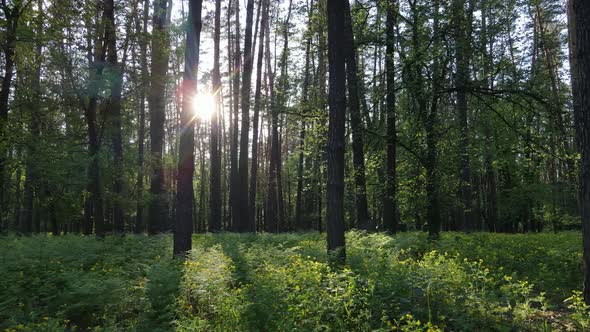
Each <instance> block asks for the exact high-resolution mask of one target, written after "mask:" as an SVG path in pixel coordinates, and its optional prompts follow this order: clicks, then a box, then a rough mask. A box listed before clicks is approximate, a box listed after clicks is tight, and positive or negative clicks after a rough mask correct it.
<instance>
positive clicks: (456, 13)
mask: <svg viewBox="0 0 590 332" xmlns="http://www.w3.org/2000/svg"><path fill="white" fill-rule="evenodd" d="M470 1H471V0H470ZM469 7H470V8H471V4H470V5H469ZM469 10H471V9H467V11H469ZM465 11H466V9H465V0H454V1H453V17H454V21H455V22H454V26H455V35H456V41H455V58H456V66H457V73H456V80H455V88H456V90H457V104H456V109H457V116H458V119H459V128H460V133H461V135H460V146H459V154H460V164H461V176H460V180H461V181H460V183H461V198H462V207H461V209H460V213H459V217H460V227H462V229H464V230H466V231H472V230H473V229H474V223H473V211H472V210H473V199H472V196H473V192H472V191H473V189H472V187H471V165H470V161H469V158H470V156H469V151H470V148H469V124H468V122H467V118H468V116H467V113H468V110H467V88H468V86H469V37H468V36H469V35H470V33H471V21H470V20H469V19H468V16H470V14H469V13H465Z"/></svg>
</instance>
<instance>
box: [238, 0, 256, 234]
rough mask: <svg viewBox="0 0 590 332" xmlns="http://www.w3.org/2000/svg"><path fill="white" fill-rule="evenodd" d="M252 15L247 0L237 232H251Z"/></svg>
mask: <svg viewBox="0 0 590 332" xmlns="http://www.w3.org/2000/svg"><path fill="white" fill-rule="evenodd" d="M253 16H254V0H248V2H247V5H246V32H245V35H244V64H243V72H242V74H243V76H242V91H241V93H242V96H241V97H242V99H241V101H242V119H241V120H242V128H241V131H240V158H239V161H238V163H239V165H238V173H239V175H240V179H239V180H240V182H239V184H238V186H239V196H238V206H239V216H240V217H239V223H238V225H237V228H236V230H237V231H239V232H253V231H254V230H253V224H250V220H249V219H250V218H249V209H248V202H249V200H248V139H249V132H250V90H251V85H252V21H253Z"/></svg>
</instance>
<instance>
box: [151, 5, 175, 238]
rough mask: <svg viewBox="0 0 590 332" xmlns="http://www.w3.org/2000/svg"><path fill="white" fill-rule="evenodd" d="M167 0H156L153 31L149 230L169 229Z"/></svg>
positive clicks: (161, 230) (153, 232)
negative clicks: (166, 180) (166, 149)
mask: <svg viewBox="0 0 590 332" xmlns="http://www.w3.org/2000/svg"><path fill="white" fill-rule="evenodd" d="M167 7H168V0H154V18H153V31H152V63H151V75H152V76H151V82H150V93H149V101H150V102H149V106H150V142H151V144H150V154H151V156H150V162H151V164H152V167H151V170H152V173H151V179H150V194H151V199H150V202H149V223H148V233H149V234H157V233H160V232H164V231H166V230H168V202H167V194H166V187H165V184H164V183H165V179H164V165H163V158H162V157H163V156H162V155H163V153H164V123H165V121H166V73H167V71H168V58H169V50H168V49H169V46H170V45H169V44H170V43H169V41H168V33H167V31H166V29H167V25H168V22H167V19H166V10H167Z"/></svg>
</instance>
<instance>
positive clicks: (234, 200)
mask: <svg viewBox="0 0 590 332" xmlns="http://www.w3.org/2000/svg"><path fill="white" fill-rule="evenodd" d="M230 2H231V0H230ZM235 6H236V7H235V14H236V19H235V25H236V27H235V29H236V30H235V31H236V32H235V35H234V38H235V46H234V52H233V61H234V67H233V70H232V77H233V84H232V85H233V121H232V141H231V152H230V164H231V175H230V180H231V181H230V198H229V203H230V205H231V216H232V221H231V226H232V230H233V231H237V230H238V228H239V225H240V213H241V211H240V205H239V200H240V198H239V195H240V173H239V165H238V143H239V136H240V135H239V133H240V129H239V128H240V127H239V123H240V122H239V112H240V111H239V109H240V71H241V66H242V60H241V57H242V56H241V52H240V2H239V0H236V2H235ZM230 61H231V60H230Z"/></svg>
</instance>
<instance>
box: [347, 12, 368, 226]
mask: <svg viewBox="0 0 590 332" xmlns="http://www.w3.org/2000/svg"><path fill="white" fill-rule="evenodd" d="M345 6H346V8H345V10H344V16H345V22H344V29H345V30H344V37H345V42H346V45H345V48H344V53H345V55H346V80H347V83H348V98H349V100H348V109H349V111H350V127H351V129H352V163H353V172H354V183H355V200H356V218H357V223H356V227H357V228H359V229H364V230H375V227H374V226H372V225H371V218H370V217H369V209H368V204H367V184H366V182H367V181H366V174H365V152H364V141H363V131H364V130H365V129H364V124H363V119H362V116H361V109H360V100H359V96H360V84H359V79H358V68H357V63H356V48H355V44H354V33H353V31H352V18H351V14H350V4H349V2H348V1H345Z"/></svg>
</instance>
